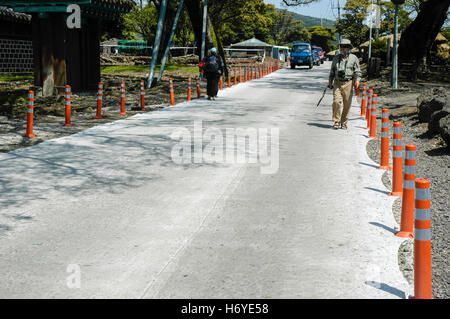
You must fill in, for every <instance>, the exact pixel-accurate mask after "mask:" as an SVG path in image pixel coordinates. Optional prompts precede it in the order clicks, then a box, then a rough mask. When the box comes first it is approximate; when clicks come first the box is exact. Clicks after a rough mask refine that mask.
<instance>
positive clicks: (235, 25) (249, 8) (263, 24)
mask: <svg viewBox="0 0 450 319" xmlns="http://www.w3.org/2000/svg"><path fill="white" fill-rule="evenodd" d="M272 7H273V6H272ZM209 15H210V18H211V22H212V24H213V26H214V29H215V30H216V32H217V34H218V35H219V36H220V38H221V40H222V43H223V45H225V46H226V45H229V44H232V43H236V42H240V41H243V40H247V39H250V38H253V37H255V38H258V39H259V40H261V41H268V40H269V38H270V37H269V31H270V27H271V25H272V17H271V15H270V12H269V10H268V6H267V5H266V4H265V3H264V1H263V0H229V1H219V0H216V1H213V3H212V4H211V7H210V12H209Z"/></svg>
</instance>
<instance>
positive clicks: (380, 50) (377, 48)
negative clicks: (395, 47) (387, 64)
mask: <svg viewBox="0 0 450 319" xmlns="http://www.w3.org/2000/svg"><path fill="white" fill-rule="evenodd" d="M386 52H387V39H374V40H373V41H372V55H373V56H376V57H379V58H383V57H385V56H386Z"/></svg>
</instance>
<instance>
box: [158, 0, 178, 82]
mask: <svg viewBox="0 0 450 319" xmlns="http://www.w3.org/2000/svg"><path fill="white" fill-rule="evenodd" d="M183 3H184V0H180V3H179V4H178V10H177V14H176V16H175V20H174V22H173V26H172V31H171V32H170V37H169V41H168V42H167V48H166V51H165V52H164V56H163V58H162V60H161V68H160V70H159V75H158V78H157V80H156V83H159V82H161V78H162V75H163V72H164V67H165V66H166V61H167V57H168V56H169V52H170V46H171V45H172V40H173V37H174V35H175V31H176V30H177V25H178V20H179V19H180V15H181V12H182V11H183Z"/></svg>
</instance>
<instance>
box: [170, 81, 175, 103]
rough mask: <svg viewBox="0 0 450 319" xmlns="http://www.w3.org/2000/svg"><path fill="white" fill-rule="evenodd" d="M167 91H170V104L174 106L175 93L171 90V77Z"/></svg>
mask: <svg viewBox="0 0 450 319" xmlns="http://www.w3.org/2000/svg"><path fill="white" fill-rule="evenodd" d="M169 93H170V105H171V106H174V105H175V93H174V90H173V79H172V78H170V79H169Z"/></svg>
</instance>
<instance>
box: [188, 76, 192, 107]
mask: <svg viewBox="0 0 450 319" xmlns="http://www.w3.org/2000/svg"><path fill="white" fill-rule="evenodd" d="M191 94H192V79H191V77H189V80H188V93H187V101H188V102H189V101H190V100H191Z"/></svg>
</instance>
